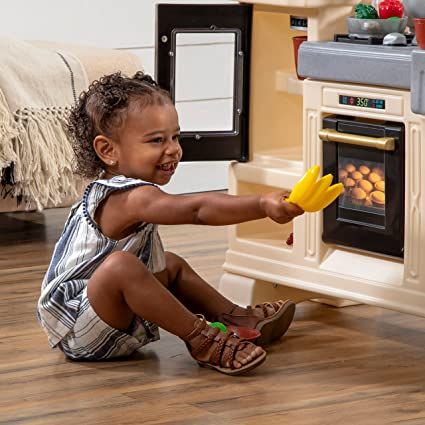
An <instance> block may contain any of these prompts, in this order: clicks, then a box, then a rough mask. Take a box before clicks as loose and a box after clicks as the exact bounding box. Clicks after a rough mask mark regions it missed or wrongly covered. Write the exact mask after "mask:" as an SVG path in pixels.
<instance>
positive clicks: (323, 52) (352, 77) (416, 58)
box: [298, 41, 425, 114]
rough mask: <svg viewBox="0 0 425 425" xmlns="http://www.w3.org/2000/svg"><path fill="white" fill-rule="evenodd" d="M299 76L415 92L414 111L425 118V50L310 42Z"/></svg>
mask: <svg viewBox="0 0 425 425" xmlns="http://www.w3.org/2000/svg"><path fill="white" fill-rule="evenodd" d="M298 73H299V74H300V75H302V76H303V77H310V78H312V79H315V80H325V81H341V82H350V83H360V84H370V85H376V86H385V87H391V88H399V89H408V90H411V91H412V105H411V106H412V111H413V112H415V113H419V114H425V99H423V96H422V91H423V87H424V84H425V80H424V74H425V50H420V49H419V48H418V47H399V46H397V47H396V46H382V45H362V44H351V43H341V42H338V43H337V42H333V41H317V42H315V41H306V42H304V43H302V44H301V46H300V50H299V56H298Z"/></svg>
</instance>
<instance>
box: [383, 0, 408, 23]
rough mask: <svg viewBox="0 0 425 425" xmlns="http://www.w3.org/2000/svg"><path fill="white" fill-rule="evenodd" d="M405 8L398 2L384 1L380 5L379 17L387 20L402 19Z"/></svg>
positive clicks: (394, 0)
mask: <svg viewBox="0 0 425 425" xmlns="http://www.w3.org/2000/svg"><path fill="white" fill-rule="evenodd" d="M403 13H404V6H403V3H401V2H400V1H398V0H383V1H381V3H379V17H380V18H381V19H387V18H392V17H394V16H395V17H397V18H402V17H403Z"/></svg>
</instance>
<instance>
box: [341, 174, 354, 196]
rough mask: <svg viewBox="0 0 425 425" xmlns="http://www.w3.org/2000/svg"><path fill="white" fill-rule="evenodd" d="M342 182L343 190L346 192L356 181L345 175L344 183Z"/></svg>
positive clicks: (349, 190)
mask: <svg viewBox="0 0 425 425" xmlns="http://www.w3.org/2000/svg"><path fill="white" fill-rule="evenodd" d="M343 184H344V187H345V191H346V192H347V193H350V192H351V189H352V188H353V187H354V186H355V185H356V182H355V181H354V180H353V179H352V178H350V177H347V178H346V179H345V180H344V183H343Z"/></svg>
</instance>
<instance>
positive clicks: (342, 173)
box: [338, 168, 348, 182]
mask: <svg viewBox="0 0 425 425" xmlns="http://www.w3.org/2000/svg"><path fill="white" fill-rule="evenodd" d="M338 177H339V181H340V182H342V181H344V180H345V179H346V178H347V177H348V171H347V170H344V169H343V168H340V169H339V171H338Z"/></svg>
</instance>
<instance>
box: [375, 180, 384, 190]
mask: <svg viewBox="0 0 425 425" xmlns="http://www.w3.org/2000/svg"><path fill="white" fill-rule="evenodd" d="M375 189H376V190H379V191H381V192H385V181H384V180H381V181H379V182H376V183H375Z"/></svg>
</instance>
